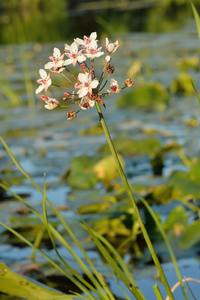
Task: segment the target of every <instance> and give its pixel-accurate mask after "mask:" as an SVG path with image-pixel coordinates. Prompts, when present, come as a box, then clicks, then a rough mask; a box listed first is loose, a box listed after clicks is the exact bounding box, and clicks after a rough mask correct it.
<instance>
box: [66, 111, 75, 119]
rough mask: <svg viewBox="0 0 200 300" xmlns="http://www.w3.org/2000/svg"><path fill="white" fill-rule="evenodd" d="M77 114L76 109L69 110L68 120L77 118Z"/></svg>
mask: <svg viewBox="0 0 200 300" xmlns="http://www.w3.org/2000/svg"><path fill="white" fill-rule="evenodd" d="M76 116H77V114H76V112H75V110H70V111H68V113H67V121H69V120H72V119H74V118H76Z"/></svg>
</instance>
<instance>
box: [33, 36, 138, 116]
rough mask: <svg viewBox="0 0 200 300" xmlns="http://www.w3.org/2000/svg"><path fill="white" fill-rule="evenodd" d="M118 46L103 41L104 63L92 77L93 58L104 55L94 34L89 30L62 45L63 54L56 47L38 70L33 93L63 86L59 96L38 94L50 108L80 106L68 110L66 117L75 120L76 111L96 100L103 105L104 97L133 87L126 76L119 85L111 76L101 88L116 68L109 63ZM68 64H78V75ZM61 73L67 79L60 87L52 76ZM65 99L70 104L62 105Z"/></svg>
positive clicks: (86, 108) (83, 108)
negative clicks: (61, 93)
mask: <svg viewBox="0 0 200 300" xmlns="http://www.w3.org/2000/svg"><path fill="white" fill-rule="evenodd" d="M118 47H119V43H118V41H115V42H114V43H112V42H111V41H109V40H108V38H106V40H105V46H104V48H105V51H106V54H105V65H104V68H103V70H102V73H101V75H100V77H99V78H96V76H95V59H97V58H98V57H100V56H102V55H104V51H103V47H99V46H98V40H97V33H96V32H92V33H91V34H90V36H89V37H87V36H84V37H83V39H80V38H76V39H74V41H73V43H72V44H71V45H68V44H65V49H64V53H62V54H61V51H60V50H59V49H58V48H54V49H53V56H50V57H49V60H50V62H47V63H46V64H45V66H44V69H46V70H48V71H49V72H50V73H48V74H47V72H46V71H45V70H44V69H40V70H39V74H40V79H38V80H37V83H39V87H38V88H37V89H36V91H35V92H36V94H39V93H40V92H42V91H43V89H44V90H45V92H47V91H48V89H49V87H50V86H54V87H60V88H62V89H64V91H63V95H62V96H61V97H60V98H50V97H48V96H45V95H41V96H40V98H41V100H42V101H44V102H45V106H44V107H45V108H47V109H49V110H53V109H56V108H57V107H64V108H69V107H71V106H74V105H77V106H79V109H78V111H75V110H70V111H68V113H67V120H71V119H74V118H75V117H76V116H77V113H78V112H79V111H83V110H88V109H91V108H92V107H94V105H95V103H97V102H98V103H99V104H101V105H103V106H104V107H106V106H105V103H104V101H103V98H104V97H106V96H109V95H112V94H116V93H119V92H120V91H121V90H123V89H124V88H126V87H132V86H134V82H133V81H132V80H131V79H126V80H125V82H124V86H123V87H122V88H120V87H119V84H118V82H117V81H116V80H115V79H114V78H111V80H110V85H109V89H106V92H103V91H102V90H103V89H104V87H106V85H107V84H108V81H109V77H110V76H111V74H113V73H114V71H115V68H114V66H113V65H111V64H110V62H111V60H112V54H113V53H114V52H116V51H117V49H118ZM69 65H72V67H76V66H78V67H79V68H80V73H79V74H78V76H77V77H75V76H74V75H73V72H71V70H69V69H68V67H69ZM51 73H54V74H55V75H54V76H58V74H59V76H61V75H63V76H64V77H65V79H66V81H68V82H67V85H66V87H65V86H60V85H59V84H54V83H53V82H52V79H51V78H50V77H51V75H52V76H53V74H51ZM69 83H71V84H72V88H69V87H68V84H69ZM67 100H69V101H71V104H70V105H63V103H65V102H66V101H67Z"/></svg>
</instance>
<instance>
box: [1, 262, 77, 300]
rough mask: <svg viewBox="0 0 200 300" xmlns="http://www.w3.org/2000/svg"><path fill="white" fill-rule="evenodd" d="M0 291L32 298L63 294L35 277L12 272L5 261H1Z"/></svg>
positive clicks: (31, 299)
mask: <svg viewBox="0 0 200 300" xmlns="http://www.w3.org/2000/svg"><path fill="white" fill-rule="evenodd" d="M0 291H1V292H2V293H6V294H9V295H14V296H17V297H20V298H26V299H30V300H37V299H44V298H48V297H50V298H52V297H53V296H54V297H55V296H59V295H63V294H62V293H61V292H58V291H56V290H53V289H50V288H49V287H47V286H45V285H43V284H41V283H39V282H37V281H34V280H33V279H31V280H30V278H29V279H28V278H26V277H25V276H20V275H18V274H16V273H14V272H12V271H11V270H10V269H9V268H8V267H7V266H6V265H5V264H4V263H0ZM63 299H64V298H63ZM71 299H72V298H71Z"/></svg>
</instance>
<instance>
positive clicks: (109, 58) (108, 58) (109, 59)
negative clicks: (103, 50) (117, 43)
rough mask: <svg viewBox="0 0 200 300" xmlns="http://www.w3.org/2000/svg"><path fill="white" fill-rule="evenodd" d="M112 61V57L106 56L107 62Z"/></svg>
mask: <svg viewBox="0 0 200 300" xmlns="http://www.w3.org/2000/svg"><path fill="white" fill-rule="evenodd" d="M111 59H112V56H110V55H106V57H105V60H106V61H107V63H109V62H110V61H111Z"/></svg>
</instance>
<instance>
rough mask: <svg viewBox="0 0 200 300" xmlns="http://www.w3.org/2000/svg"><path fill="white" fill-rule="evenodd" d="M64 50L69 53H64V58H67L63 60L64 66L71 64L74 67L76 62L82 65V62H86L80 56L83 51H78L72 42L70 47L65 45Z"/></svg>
mask: <svg viewBox="0 0 200 300" xmlns="http://www.w3.org/2000/svg"><path fill="white" fill-rule="evenodd" d="M65 50H67V51H70V53H65V55H66V56H68V57H69V59H67V60H65V62H64V65H65V66H66V65H69V64H73V66H74V67H75V65H76V62H77V61H78V62H79V63H82V62H83V61H84V60H86V57H85V56H84V55H83V54H81V52H82V51H83V50H80V51H78V45H77V44H76V43H75V42H74V43H72V44H71V46H68V45H67V44H66V46H65Z"/></svg>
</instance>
